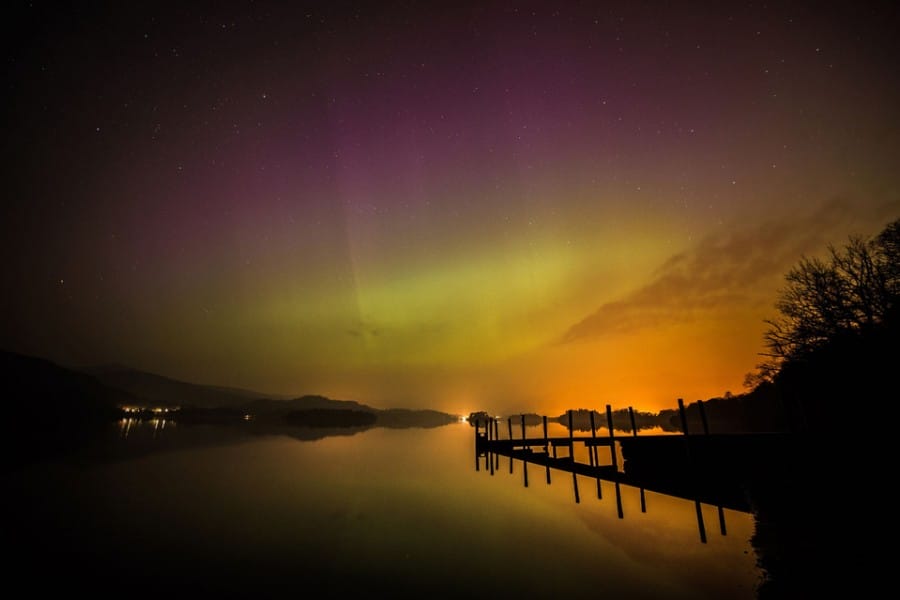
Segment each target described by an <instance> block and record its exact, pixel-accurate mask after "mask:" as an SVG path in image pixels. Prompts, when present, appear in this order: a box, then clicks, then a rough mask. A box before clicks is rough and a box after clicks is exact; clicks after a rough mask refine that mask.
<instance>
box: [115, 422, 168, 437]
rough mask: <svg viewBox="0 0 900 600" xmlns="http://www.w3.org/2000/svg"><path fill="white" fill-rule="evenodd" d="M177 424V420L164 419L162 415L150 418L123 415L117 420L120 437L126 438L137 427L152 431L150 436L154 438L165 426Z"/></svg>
mask: <svg viewBox="0 0 900 600" xmlns="http://www.w3.org/2000/svg"><path fill="white" fill-rule="evenodd" d="M177 425H178V422H177V421H173V420H171V419H166V418H164V417H163V418H160V417H153V418H152V419H141V418H135V417H123V418H121V419H119V421H118V426H119V433H120V435H121V437H122V439H128V436H129V435H131V433H132V431H133V430H137V429H140V430H141V431H150V432H152V437H153V438H154V439H155V438H156V437H158V436H159V434H160V432H162V431H163V430H164V429H165V428H166V427H175V426H177Z"/></svg>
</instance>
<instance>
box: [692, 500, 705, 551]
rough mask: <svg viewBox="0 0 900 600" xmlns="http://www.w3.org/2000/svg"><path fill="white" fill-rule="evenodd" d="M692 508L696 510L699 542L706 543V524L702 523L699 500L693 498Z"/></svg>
mask: <svg viewBox="0 0 900 600" xmlns="http://www.w3.org/2000/svg"><path fill="white" fill-rule="evenodd" d="M694 508H695V509H696V510H697V529H699V530H700V542H702V543H704V544H705V543H706V525H704V524H703V510H701V507H700V501H699V500H694Z"/></svg>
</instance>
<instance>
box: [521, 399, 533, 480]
mask: <svg viewBox="0 0 900 600" xmlns="http://www.w3.org/2000/svg"><path fill="white" fill-rule="evenodd" d="M521 419H522V473H523V476H524V478H525V487H528V461H527V460H526V459H525V456H526V453H527V452H528V451H529V450H530V449H531V447H530V446H528V445H526V442H525V415H522V416H521Z"/></svg>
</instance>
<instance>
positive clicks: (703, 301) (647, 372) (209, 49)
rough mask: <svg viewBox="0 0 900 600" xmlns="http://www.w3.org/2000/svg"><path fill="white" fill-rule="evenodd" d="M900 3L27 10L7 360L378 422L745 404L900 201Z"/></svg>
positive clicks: (12, 177) (6, 230)
mask: <svg viewBox="0 0 900 600" xmlns="http://www.w3.org/2000/svg"><path fill="white" fill-rule="evenodd" d="M897 25H898V22H897V18H896V9H895V8H894V7H893V6H892V5H891V4H890V3H848V4H847V5H845V6H842V7H832V6H828V7H826V6H824V5H821V4H820V3H792V4H790V5H788V6H772V5H766V4H758V3H741V4H731V3H717V4H715V6H714V7H712V8H709V7H706V8H704V9H702V10H701V9H700V8H691V6H690V5H688V4H680V3H674V4H667V3H611V2H609V3H599V2H598V3H587V2H577V3H453V4H435V3H419V4H408V3H394V2H391V3H371V4H369V3H366V4H361V5H359V6H354V5H351V4H340V3H321V4H305V5H304V4H296V5H293V4H290V3H267V2H246V3H236V2H222V3H172V4H167V3H146V4H145V3H124V4H121V5H120V4H119V3H108V4H107V3H91V4H89V5H82V4H80V3H79V4H76V5H72V6H66V7H62V6H60V5H57V4H55V3H40V2H35V3H17V4H16V8H14V9H12V10H11V11H10V14H9V17H8V18H7V19H6V24H5V29H6V30H5V32H4V34H5V40H6V41H5V55H6V71H7V76H6V91H5V97H6V102H5V105H6V108H5V111H4V116H5V119H4V121H5V123H4V131H5V132H6V135H5V141H4V165H5V178H4V179H5V180H6V190H5V193H4V197H5V201H4V203H3V212H2V215H3V219H2V223H3V224H2V244H3V245H2V249H3V255H4V267H3V269H2V284H3V289H4V290H5V292H4V294H3V300H2V306H0V308H2V314H3V319H2V322H3V325H2V330H0V347H2V348H4V349H8V350H13V351H18V352H24V353H29V354H35V355H38V356H43V357H46V358H50V359H52V360H56V361H59V362H60V363H62V364H66V365H73V366H80V365H93V364H102V363H121V364H126V365H129V366H132V367H135V368H139V369H143V370H147V371H151V372H156V373H160V374H164V375H168V376H170V377H174V378H178V379H183V380H186V381H193V382H199V383H209V384H217V385H227V386H237V387H244V388H250V389H255V390H260V391H264V392H267V393H273V394H284V395H300V394H304V393H319V394H323V395H326V396H330V397H333V398H342V399H354V400H358V401H361V402H365V403H368V404H371V405H374V406H379V407H392V406H405V407H421V408H426V407H427V408H437V409H440V410H447V411H450V412H460V413H461V412H467V411H468V410H476V409H482V408H487V409H490V410H496V411H498V412H503V411H508V410H512V411H520V410H521V411H532V410H533V411H536V412H543V413H547V414H557V413H558V412H559V411H562V410H565V409H566V408H572V407H582V406H584V407H587V406H592V407H593V406H601V405H603V404H607V403H610V404H613V405H614V406H616V407H621V406H626V405H633V406H634V407H636V408H641V409H651V410H656V409H659V408H663V407H670V406H672V405H673V403H674V400H675V399H676V398H678V397H683V398H685V399H686V400H693V399H697V398H707V397H711V396H715V395H720V394H722V393H723V392H724V391H726V390H731V391H733V392H735V393H736V392H739V391H741V389H742V387H741V384H742V380H743V377H744V375H745V374H746V373H747V372H749V371H751V370H752V369H753V366H754V365H755V363H756V362H758V353H759V352H761V351H762V332H763V330H764V323H763V319H765V318H767V317H770V316H772V314H773V311H774V308H773V302H774V299H775V297H776V294H777V290H778V287H779V286H780V284H781V280H782V276H783V274H784V272H785V271H786V270H787V269H788V268H789V267H790V266H791V265H792V264H793V263H794V262H796V261H797V260H798V259H799V258H800V257H801V255H803V254H811V253H816V252H821V251H823V250H824V249H825V247H826V244H828V243H840V242H841V241H843V240H844V239H846V236H848V235H850V234H860V235H870V234H873V233H876V232H877V231H879V230H880V229H881V227H882V226H883V225H884V224H885V223H887V222H888V221H890V220H892V219H894V218H896V217H897V216H898V214H900V195H898V181H900V160H898V157H900V136H898V133H900V129H898V111H897V107H898V106H900V85H898V83H900V75H898V70H897V68H896V56H897V55H898V52H897V50H898V47H897V46H898V42H897V38H896V34H895V32H896V31H897Z"/></svg>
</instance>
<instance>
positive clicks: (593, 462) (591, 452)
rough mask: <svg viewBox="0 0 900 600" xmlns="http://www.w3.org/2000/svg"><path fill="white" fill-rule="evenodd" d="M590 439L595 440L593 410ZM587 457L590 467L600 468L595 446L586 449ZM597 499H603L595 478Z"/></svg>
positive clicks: (595, 430)
mask: <svg viewBox="0 0 900 600" xmlns="http://www.w3.org/2000/svg"><path fill="white" fill-rule="evenodd" d="M591 439H593V440H596V439H597V427H596V424H595V423H594V410H593V409H591ZM588 456H589V457H590V460H591V466H596V467H599V466H600V460H599V457H598V455H597V446H596V445H594V446H591V447H590V448H588ZM597 499H598V500H602V499H603V487H602V486H601V484H600V477H599V476H597Z"/></svg>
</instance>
